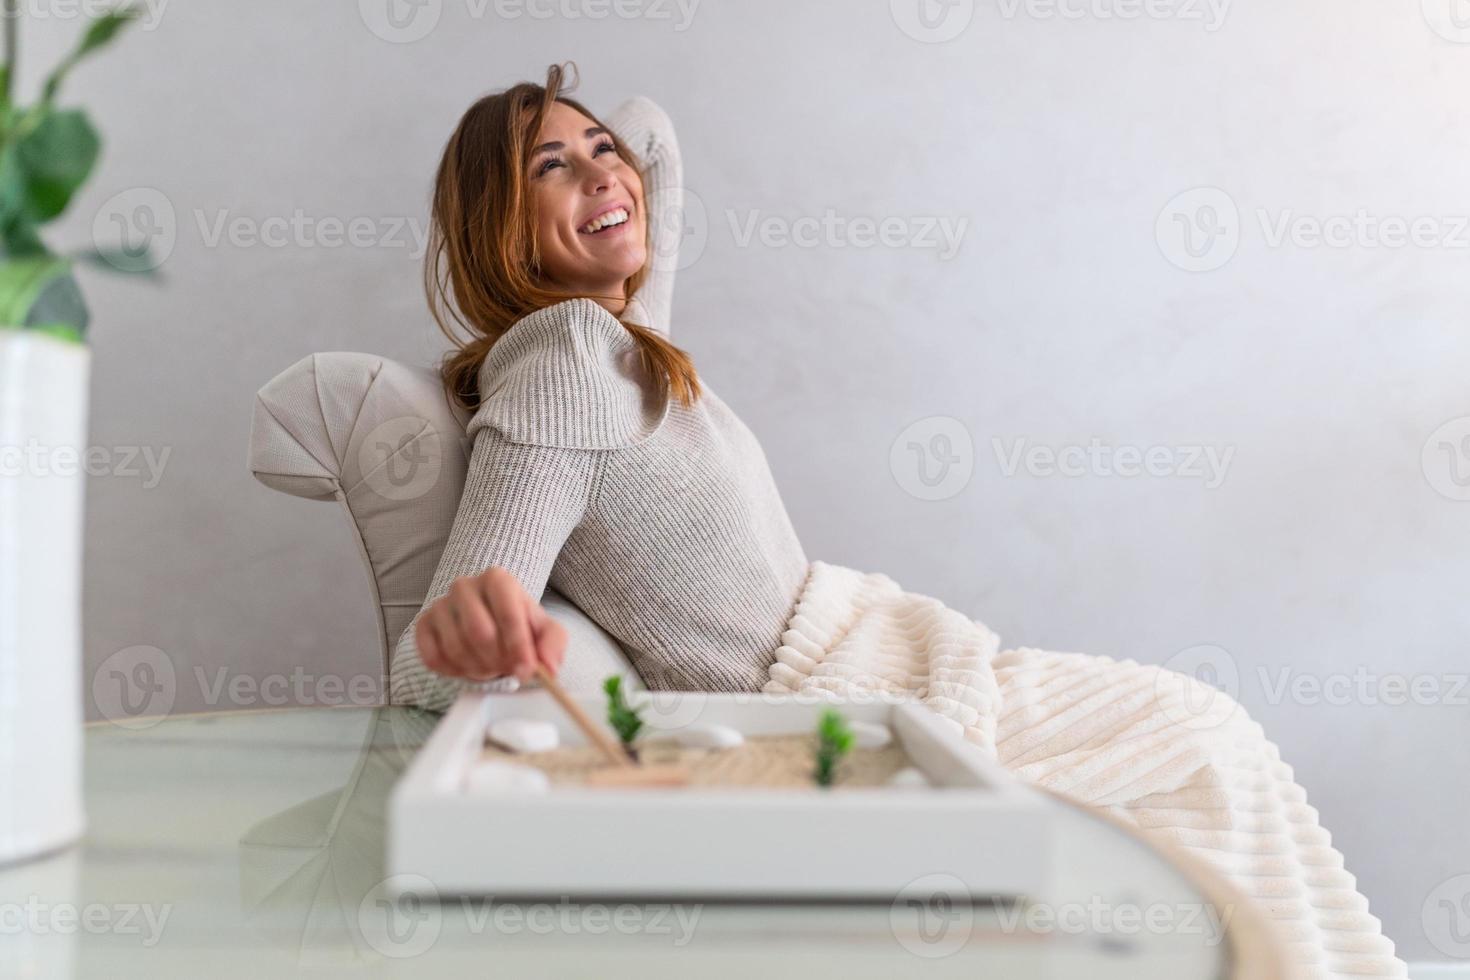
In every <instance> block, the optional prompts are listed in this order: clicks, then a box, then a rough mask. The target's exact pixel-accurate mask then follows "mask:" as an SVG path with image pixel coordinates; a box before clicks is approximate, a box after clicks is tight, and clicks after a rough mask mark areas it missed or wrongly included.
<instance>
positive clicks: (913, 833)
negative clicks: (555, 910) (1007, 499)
mask: <svg viewBox="0 0 1470 980" xmlns="http://www.w3.org/2000/svg"><path fill="white" fill-rule="evenodd" d="M628 699H629V701H630V702H631V703H632V704H634V705H635V706H643V709H644V711H643V713H644V720H645V723H646V724H647V725H648V726H649V727H650V728H651V729H653V730H654V731H656V732H657V731H660V730H667V729H673V728H677V727H678V726H680V725H685V724H694V723H696V722H697V723H698V724H719V725H728V726H730V727H732V728H735V729H737V730H739V731H740V732H742V733H743V734H745V735H776V734H796V733H801V734H807V733H811V732H814V731H815V728H816V724H817V719H818V716H819V715H820V713H821V711H822V710H823V709H824V708H826V707H829V706H836V707H838V708H839V710H841V711H842V713H843V715H844V716H845V717H846V718H847V719H848V720H850V721H866V722H876V723H881V724H887V725H888V726H889V727H890V728H891V729H892V731H893V734H894V737H895V738H896V739H897V740H898V742H899V744H900V745H901V746H902V748H903V749H904V751H905V752H906V754H907V755H908V756H909V757H910V760H911V761H912V764H913V765H914V766H916V767H917V768H919V769H921V770H923V772H924V773H925V775H926V776H928V778H929V780H930V782H931V783H932V784H933V785H932V786H930V787H929V788H922V789H912V788H899V787H875V788H844V789H834V790H818V789H815V788H813V789H801V790H795V789H758V788H751V787H730V788H720V787H706V786H698V787H681V788H659V789H650V788H616V789H615V788H609V787H591V786H586V787H584V786H565V785H560V786H559V785H553V786H552V787H551V788H550V789H549V790H542V791H541V792H514V791H503V792H499V793H490V794H487V793H485V792H478V793H476V792H471V791H469V790H467V789H466V788H465V775H466V773H467V771H468V770H469V768H470V767H471V766H472V765H473V764H474V763H475V762H476V761H477V759H478V758H479V755H480V752H481V750H482V747H483V739H484V733H485V729H486V726H487V724H488V723H489V722H490V721H491V720H492V719H494V720H498V719H501V718H530V719H542V720H546V721H550V722H552V723H553V724H555V725H556V726H557V728H558V729H559V732H560V736H561V741H562V744H563V745H585V744H586V740H585V739H584V738H583V737H582V736H581V734H580V732H578V731H577V729H576V727H575V726H574V725H573V724H572V723H571V722H570V720H568V719H567V718H566V717H565V716H564V714H563V713H562V712H561V710H560V709H559V708H558V707H557V705H556V703H555V702H554V701H553V700H552V699H551V697H550V695H548V694H546V692H544V691H542V690H539V689H534V688H533V689H529V690H523V691H520V692H517V693H515V694H482V693H470V694H465V695H464V696H462V697H461V698H460V699H459V700H458V701H457V702H456V703H455V704H454V705H453V706H452V707H451V708H450V710H449V712H448V713H447V714H446V715H445V716H444V719H443V720H442V721H441V722H440V723H439V726H438V727H437V728H436V729H435V731H434V733H433V735H432V736H430V738H429V741H428V743H427V744H426V745H425V746H424V748H423V749H422V750H421V751H420V752H419V754H418V756H417V757H416V758H415V759H414V761H413V763H412V765H411V766H410V767H409V769H408V771H407V773H405V774H404V776H403V778H402V779H401V780H400V781H399V783H398V785H397V786H396V787H394V791H393V795H392V799H391V801H390V803H389V828H388V829H389V838H388V872H389V874H390V875H391V876H394V878H393V881H394V882H395V883H396V884H397V886H398V888H399V890H400V891H403V892H410V893H411V892H415V891H419V890H423V891H434V892H437V894H438V896H439V897H444V896H449V895H484V894H494V895H496V896H497V897H499V898H501V899H508V898H511V897H516V898H527V899H529V898H539V897H543V896H569V897H579V898H584V899H587V898H604V899H611V898H617V899H643V900H648V899H657V898H681V899H686V900H688V899H693V898H699V899H734V900H751V901H757V900H783V901H833V900H836V901H892V900H893V899H894V898H895V897H897V896H899V895H900V894H901V893H903V892H904V891H905V889H906V888H911V887H914V885H915V882H916V881H918V880H920V879H924V878H926V876H935V875H938V876H942V878H940V879H935V880H937V881H942V882H944V883H945V885H946V887H947V888H950V889H953V890H954V891H960V890H967V891H968V892H969V894H970V895H971V896H972V897H974V898H977V899H1014V898H1020V897H1024V896H1038V895H1043V894H1046V885H1047V883H1048V881H1049V877H1050V872H1051V861H1050V857H1051V821H1050V819H1049V818H1050V813H1051V811H1050V805H1049V803H1048V802H1047V801H1046V800H1045V799H1044V798H1043V797H1042V796H1041V795H1040V794H1037V793H1035V792H1033V791H1032V790H1030V789H1028V788H1027V787H1026V786H1024V785H1023V784H1021V783H1020V782H1018V781H1017V780H1016V779H1015V778H1014V777H1012V776H1011V775H1010V774H1009V773H1007V772H1005V770H1003V769H1001V768H1000V767H999V766H998V765H996V764H995V763H994V762H992V761H991V760H989V759H988V758H987V757H986V756H985V754H984V753H983V752H981V751H980V750H979V749H978V748H976V747H975V746H974V745H971V744H970V743H969V742H967V741H965V739H964V738H963V737H962V736H961V735H960V733H959V732H958V731H957V730H956V729H955V727H954V726H953V725H952V723H950V722H948V721H946V720H945V719H942V718H940V717H938V716H937V715H935V714H934V713H933V712H932V710H931V709H929V708H925V707H923V706H922V705H919V704H916V703H913V702H911V701H895V700H887V699H884V700H879V699H877V698H876V697H875V698H874V699H872V700H868V699H864V700H865V703H854V702H834V701H821V700H816V699H813V698H807V697H802V696H785V697H776V696H771V695H705V694H678V695H674V694H656V695H655V694H650V693H648V692H641V691H639V692H629V694H628ZM579 700H581V701H582V703H583V705H584V706H585V707H586V708H587V710H588V712H589V713H590V714H591V715H592V716H593V717H594V718H598V719H601V718H602V717H604V715H605V711H606V707H605V702H604V700H603V699H602V698H601V697H597V698H590V697H589V698H582V699H579ZM415 882H418V884H417V885H416V884H415ZM428 883H431V884H432V888H429V887H427V885H428Z"/></svg>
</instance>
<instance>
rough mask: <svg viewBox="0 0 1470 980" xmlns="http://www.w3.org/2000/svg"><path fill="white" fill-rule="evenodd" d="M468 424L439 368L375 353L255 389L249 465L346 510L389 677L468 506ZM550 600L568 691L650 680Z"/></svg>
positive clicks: (588, 624)
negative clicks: (562, 640)
mask: <svg viewBox="0 0 1470 980" xmlns="http://www.w3.org/2000/svg"><path fill="white" fill-rule="evenodd" d="M467 421H468V413H466V412H465V411H464V410H463V409H462V408H460V407H459V406H458V405H456V404H454V403H452V402H451V400H450V399H449V397H448V395H447V393H446V392H445V391H444V388H443V386H442V385H441V384H440V381H439V377H438V375H437V374H436V373H435V372H433V371H431V370H428V369H426V368H416V367H410V366H407V365H404V364H400V363H398V362H396V361H393V360H390V359H389V358H385V357H380V356H377V355H374V354H358V353H349V352H328V353H319V354H311V355H309V356H307V357H304V358H302V359H301V360H299V361H297V362H296V363H295V364H292V365H291V366H290V367H288V368H286V370H284V371H282V372H281V373H280V374H278V375H277V376H276V377H275V378H273V379H272V380H271V381H270V382H269V383H268V384H266V385H265V386H264V387H263V388H261V389H260V391H259V392H258V393H257V395H256V401H255V416H254V419H253V421H252V424H251V431H250V460H249V465H250V470H251V472H252V473H253V474H254V475H255V478H256V479H257V480H259V481H260V482H261V483H264V484H265V485H266V486H268V487H271V488H272V489H275V490H280V491H281V492H283V493H288V494H292V495H294V496H298V497H305V498H307V499H310V500H338V501H340V502H341V503H342V504H343V505H344V506H345V507H346V509H347V513H348V516H349V517H350V518H351V522H352V526H353V528H354V529H355V531H356V536H357V542H358V547H359V550H360V553H361V554H362V557H363V560H364V561H365V562H366V563H367V567H368V572H369V579H370V581H371V583H372V585H373V589H374V597H373V600H374V604H375V605H376V606H377V607H378V608H379V610H380V617H379V624H378V625H379V629H380V639H381V641H382V649H381V655H382V664H383V676H384V678H385V679H386V677H387V674H388V667H389V658H390V657H391V655H392V650H393V647H394V646H395V645H396V644H397V642H398V637H399V636H400V635H401V634H402V632H403V630H404V629H405V628H406V627H407V626H408V624H409V622H410V621H411V620H412V619H413V617H414V615H415V614H416V613H417V612H418V610H419V608H420V607H421V606H422V605H423V603H424V598H425V596H426V595H427V594H428V590H429V584H430V582H431V581H432V580H433V577H434V572H435V570H436V568H437V567H438V564H439V557H440V555H441V554H442V553H443V551H444V545H445V542H446V541H447V539H448V537H449V530H450V527H451V526H452V525H453V523H454V516H455V512H456V511H457V510H458V508H459V498H460V494H461V493H462V491H463V489H464V480H465V470H466V466H467V464H468V454H469V449H470V444H469V440H468V439H467V437H466V436H465V424H466V423H467ZM542 604H543V605H544V606H545V607H546V610H547V611H548V612H549V613H550V614H551V615H552V616H553V617H555V618H556V619H557V621H558V622H560V623H561V624H562V625H563V626H565V627H566V629H567V632H568V634H569V635H570V637H571V642H570V645H569V646H568V655H567V667H566V668H564V670H565V671H566V673H565V675H564V680H565V681H566V683H567V686H568V687H579V688H580V687H586V686H588V685H590V684H595V683H596V682H597V681H600V679H601V678H602V677H605V676H606V675H607V674H609V673H621V674H623V675H624V676H625V677H627V678H628V680H629V682H630V683H632V684H634V685H635V686H641V684H639V683H638V679H637V675H636V674H635V673H634V672H633V671H632V668H631V667H630V666H629V664H628V661H627V658H626V656H625V655H624V654H623V652H622V649H621V648H620V647H619V646H618V644H617V641H616V640H614V639H613V638H612V637H611V636H610V635H609V634H608V633H606V632H605V631H604V630H603V629H602V628H601V627H600V626H598V625H597V624H596V623H595V622H593V621H592V620H591V619H590V618H588V617H587V616H586V614H584V613H583V612H582V611H581V610H580V609H578V608H577V607H576V606H575V605H573V604H572V603H571V602H569V601H567V600H566V599H565V598H564V597H563V596H560V595H558V594H556V593H555V592H554V591H553V590H550V589H548V590H547V592H546V595H545V596H544V597H543V599H542ZM574 662H575V663H574Z"/></svg>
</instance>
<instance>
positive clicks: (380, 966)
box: [0, 708, 1284, 980]
mask: <svg viewBox="0 0 1470 980" xmlns="http://www.w3.org/2000/svg"><path fill="white" fill-rule="evenodd" d="M437 720H438V718H437V716H435V715H429V714H424V713H422V712H418V711H415V710H411V709H404V708H325V709H288V710H283V711H267V712H240V713H226V714H214V715H195V716H188V717H181V718H173V719H168V720H161V721H159V722H158V723H157V724H155V725H152V726H151V727H147V728H142V729H123V728H120V727H115V726H113V725H110V724H107V723H100V724H97V725H93V726H89V728H88V730H87V743H86V748H87V811H88V820H89V827H88V833H87V836H86V838H85V840H84V842H83V843H82V844H81V845H80V846H79V847H77V848H74V849H72V850H69V851H66V852H63V853H60V854H57V855H53V856H51V857H50V858H47V859H44V860H40V861H36V862H32V863H29V864H24V865H19V866H16V867H8V868H4V869H0V912H3V913H4V918H3V920H0V976H5V977H26V978H30V977H34V978H38V980H39V978H45V980H67V978H81V977H108V978H127V977H149V978H172V977H190V978H197V977H206V978H209V980H224V978H233V977H251V978H256V977H262V976H292V975H298V974H309V975H312V976H373V977H385V976H405V977H407V976H413V977H416V978H426V977H475V978H483V977H485V976H488V975H490V974H491V972H492V971H493V972H495V973H497V974H500V975H504V976H516V977H518V976H568V977H586V976H590V975H601V976H638V977H662V976H667V977H686V976H699V977H742V978H744V977H750V976H755V975H758V976H762V977H779V976H832V975H839V974H840V975H843V976H846V977H851V978H859V977H892V976H900V975H903V976H906V975H909V974H918V975H923V976H954V977H960V976H965V977H973V976H982V975H983V976H999V977H1006V978H1008V980H1010V978H1014V980H1024V978H1043V977H1087V978H1089V980H1091V978H1099V980H1106V978H1111V977H1119V978H1124V977H1126V978H1128V980H1148V978H1154V977H1159V978H1168V980H1193V978H1199V980H1205V978H1218V977H1231V976H1242V977H1250V978H1252V980H1257V978H1270V977H1272V976H1276V975H1284V973H1283V971H1282V970H1281V968H1280V967H1279V965H1277V964H1278V961H1277V959H1276V955H1277V954H1276V947H1275V945H1274V943H1273V942H1272V941H1271V939H1270V933H1269V932H1268V931H1266V929H1265V927H1264V926H1263V925H1262V921H1261V919H1260V916H1259V914H1258V913H1257V912H1256V911H1255V910H1254V909H1252V908H1250V907H1248V906H1246V905H1244V904H1243V903H1241V902H1240V901H1239V900H1238V899H1236V898H1234V897H1232V894H1231V893H1230V892H1229V891H1228V889H1226V888H1225V887H1224V886H1223V885H1221V884H1220V883H1219V882H1218V881H1217V880H1212V879H1210V878H1209V877H1208V876H1207V875H1205V874H1204V873H1203V872H1202V871H1201V870H1200V869H1198V868H1195V867H1193V866H1185V865H1182V864H1179V863H1178V862H1174V861H1171V860H1165V858H1163V857H1162V856H1161V855H1160V854H1159V853H1158V852H1157V851H1155V850H1154V849H1153V848H1151V847H1150V846H1148V845H1145V844H1144V843H1143V842H1141V841H1140V840H1138V839H1137V838H1135V837H1134V836H1133V835H1132V834H1130V833H1129V832H1128V831H1127V830H1126V829H1125V828H1123V827H1122V826H1120V825H1118V824H1116V823H1114V822H1113V821H1111V820H1110V819H1107V818H1105V817H1103V816H1101V815H1099V814H1097V813H1095V812H1093V811H1089V810H1085V809H1082V808H1078V807H1073V806H1072V805H1070V804H1067V803H1065V802H1063V801H1061V800H1058V801H1056V806H1057V807H1058V808H1059V819H1058V828H1059V829H1058V836H1059V853H1058V855H1057V862H1058V868H1059V873H1058V879H1059V880H1058V883H1057V893H1056V894H1055V895H1053V896H1049V897H1048V898H1047V900H1046V901H1044V902H1033V903H1030V904H1028V905H1026V906H1024V907H1023V906H1014V905H1012V906H990V905H971V904H969V903H966V902H963V901H954V900H952V899H951V898H950V896H948V894H947V893H946V892H945V890H944V888H943V882H942V872H941V873H940V878H939V880H938V881H937V885H936V888H935V890H934V892H933V895H932V899H931V900H927V901H912V900H905V901H900V902H897V903H892V904H868V905H764V904H763V905H750V904H719V903H673V904H659V903H649V902H631V903H623V904H619V903H616V902H604V903H578V902H575V901H569V900H565V899H562V900H547V901H543V902H518V903H502V902H498V901H496V900H495V898H494V897H493V896H485V897H478V898H468V899H459V898H453V899H445V900H444V901H443V902H440V903H437V904H436V903H419V902H415V901H413V900H412V899H404V900H399V901H395V900H393V899H392V898H391V897H390V895H389V891H391V889H387V888H385V883H384V870H383V863H384V840H385V838H386V830H387V827H386V822H385V814H386V806H387V799H388V794H389V792H390V790H391V789H392V787H393V784H394V782H395V781H396V780H397V779H398V777H399V775H400V774H401V773H402V772H403V770H404V769H405V768H406V767H407V765H408V763H409V761H410V760H411V759H412V757H413V755H414V753H415V751H416V750H417V749H418V747H419V746H421V745H422V744H423V743H424V741H425V740H426V739H427V738H428V735H429V733H430V731H431V730H432V728H433V726H434V724H435V723H436V722H437ZM916 830H918V828H913V827H905V826H902V825H896V826H894V827H893V833H894V834H903V833H908V832H914V831H916ZM485 832H486V833H487V834H494V833H495V828H494V827H493V826H487V827H486V828H485ZM591 832H595V830H594V831H591ZM813 832H814V833H816V832H820V828H813ZM507 846H511V847H513V846H515V844H514V842H507ZM608 846H609V847H616V846H617V842H616V841H611V840H610V841H608ZM710 846H711V847H712V848H717V847H718V842H715V841H712V842H711V845H710ZM1174 857H1176V858H1177V856H1174ZM1181 868H1182V869H1183V870H1181Z"/></svg>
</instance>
